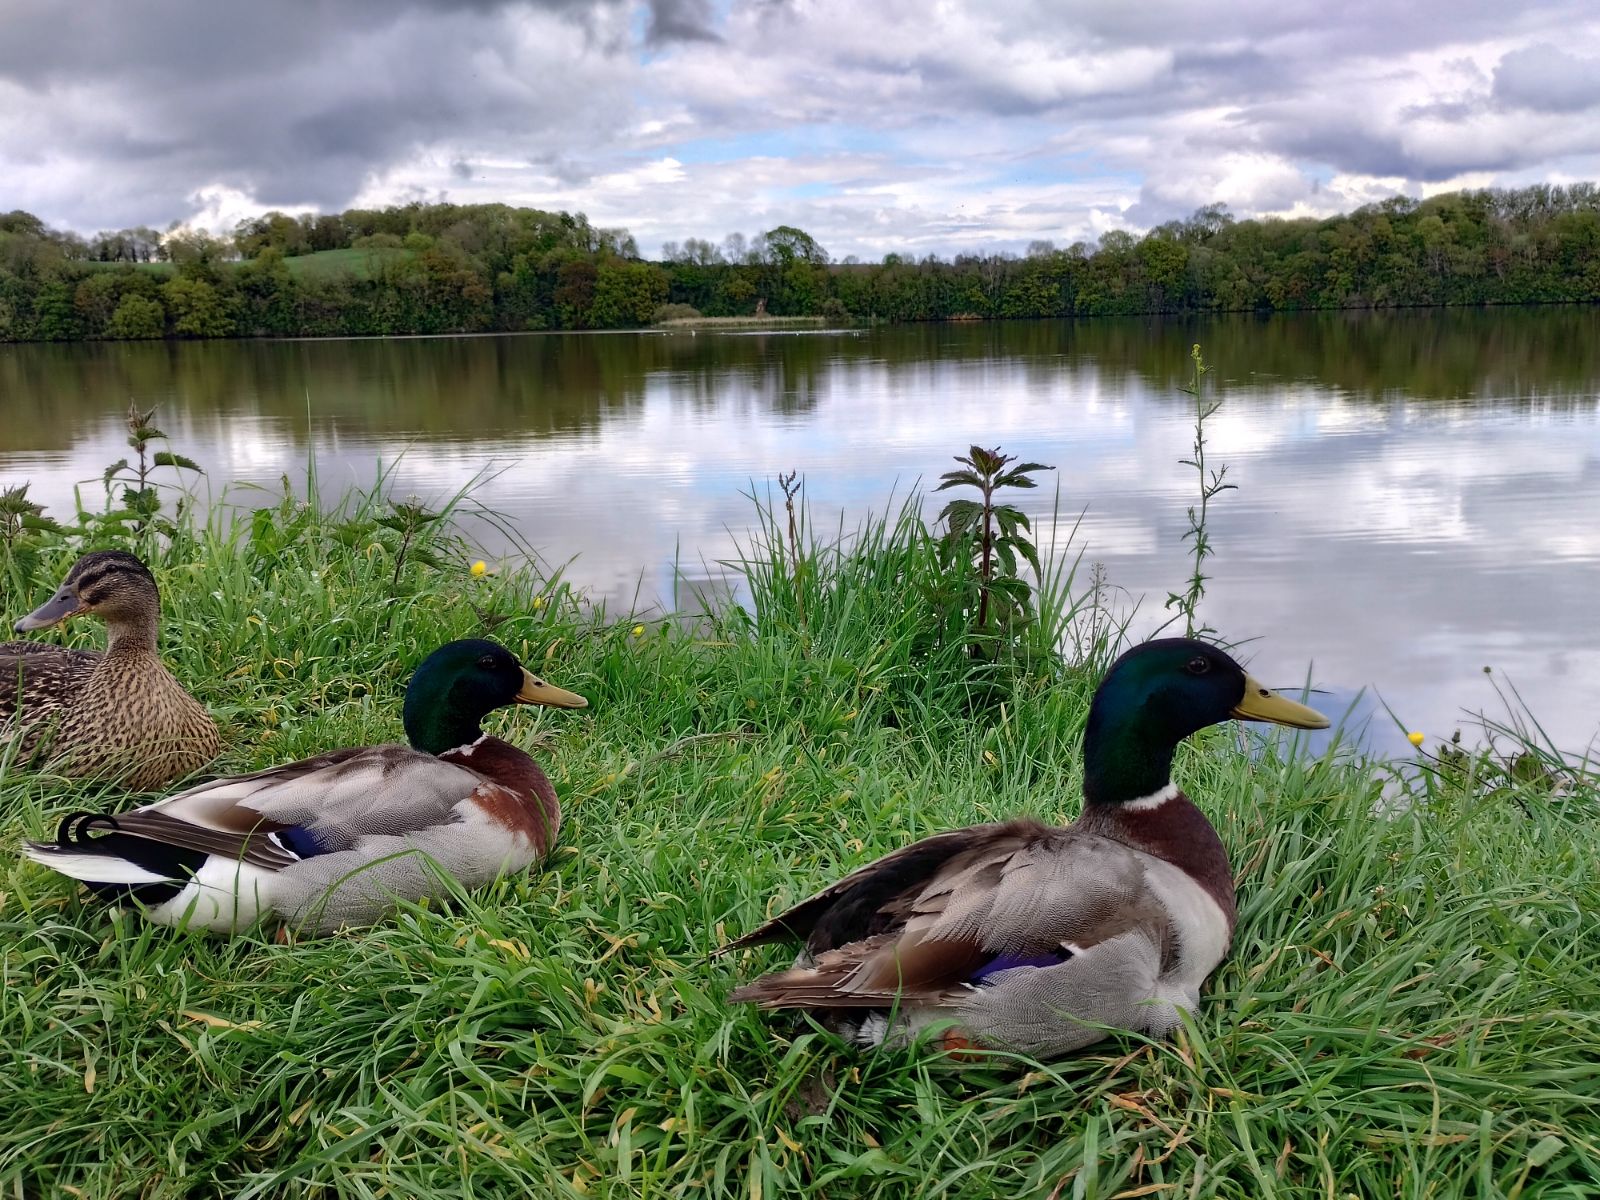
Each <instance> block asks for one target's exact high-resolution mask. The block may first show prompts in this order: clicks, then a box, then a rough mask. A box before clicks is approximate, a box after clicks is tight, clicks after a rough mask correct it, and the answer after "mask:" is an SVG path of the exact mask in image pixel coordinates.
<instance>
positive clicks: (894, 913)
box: [718, 638, 1328, 1057]
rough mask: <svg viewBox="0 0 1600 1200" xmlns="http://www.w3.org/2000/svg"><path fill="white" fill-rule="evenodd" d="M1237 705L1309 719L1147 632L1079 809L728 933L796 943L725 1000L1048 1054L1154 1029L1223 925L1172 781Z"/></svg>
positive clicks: (1240, 710)
mask: <svg viewBox="0 0 1600 1200" xmlns="http://www.w3.org/2000/svg"><path fill="white" fill-rule="evenodd" d="M1229 717H1237V718H1240V719H1243V720H1249V721H1271V722H1273V723H1275V724H1279V725H1288V726H1290V727H1292V728H1296V729H1321V728H1325V727H1326V726H1327V724H1328V721H1327V718H1326V717H1324V716H1322V714H1320V713H1318V712H1315V711H1313V710H1312V709H1309V708H1307V707H1305V706H1304V705H1302V704H1296V703H1295V702H1294V701H1292V700H1288V699H1285V698H1284V697H1282V696H1279V695H1277V694H1275V693H1273V692H1271V691H1269V690H1268V689H1266V688H1264V687H1262V686H1261V685H1260V684H1259V683H1257V682H1256V681H1255V680H1254V679H1252V678H1251V677H1250V676H1249V675H1247V674H1246V673H1245V671H1244V670H1243V668H1241V667H1240V666H1239V664H1238V663H1236V662H1234V660H1233V659H1232V658H1230V657H1229V656H1228V655H1227V654H1225V653H1223V652H1222V651H1221V650H1219V649H1217V648H1216V647H1215V646H1211V645H1207V644H1205V643H1203V642H1198V641H1193V640H1190V639H1187V638H1163V639H1159V640H1156V641H1150V642H1145V643H1143V644H1142V645H1139V646H1135V647H1134V648H1133V649H1131V650H1129V651H1128V652H1127V653H1126V654H1124V655H1122V657H1121V658H1119V659H1117V661H1116V662H1115V663H1114V664H1113V665H1112V667H1111V670H1110V671H1109V672H1108V673H1107V674H1106V677H1105V679H1104V680H1103V681H1102V682H1101V684H1100V687H1099V689H1098V690H1097V691H1096V692H1095V695H1094V700H1093V702H1092V703H1091V706H1090V709H1089V722H1088V726H1087V728H1086V730H1085V733H1084V744H1083V760H1084V774H1083V799H1084V804H1083V811H1082V813H1081V815H1080V816H1079V817H1078V819H1077V820H1076V821H1075V822H1073V823H1072V824H1071V825H1068V826H1066V827H1064V828H1061V827H1052V826H1048V825H1043V824H1040V823H1039V822H1037V821H1033V820H1014V821H1007V822H1004V823H1003V824H993V825H975V826H972V827H970V828H967V829H958V830H954V831H952V832H949V833H940V834H935V835H934V836H932V837H928V838H924V839H923V840H921V841H919V842H916V843H914V844H912V845H910V846H906V847H904V848H902V849H900V850H896V851H895V852H893V853H892V854H889V855H886V856H885V857H883V858H880V859H878V860H877V861H876V862H873V863H869V864H868V865H866V866H864V867H861V868H859V869H858V870H856V871H853V872H852V873H851V874H849V875H846V876H845V877H844V878H843V879H842V880H840V881H839V882H838V883H836V884H834V885H833V886H832V887H829V888H826V889H824V890H823V891H821V892H819V893H817V894H816V895H815V896H813V897H811V899H809V900H806V901H805V902H803V903H801V904H799V905H796V906H795V907H794V908H791V909H789V910H788V911H787V912H785V913H783V914H782V915H781V916H778V917H775V918H773V919H772V920H770V921H768V922H767V923H766V924H765V925H763V926H761V928H759V929H757V930H755V931H754V932H753V933H749V934H746V935H745V936H744V937H741V938H739V939H738V940H737V941H734V942H732V943H730V944H729V945H728V946H726V947H724V948H723V949H722V950H720V951H718V953H719V954H721V953H726V952H727V951H729V950H733V949H736V948H739V947H742V946H754V945H758V944H761V943H764V942H775V941H782V940H797V941H801V942H803V943H804V952H803V953H802V954H801V956H800V962H799V963H798V964H797V965H796V966H795V967H794V969H792V970H788V971H780V972H777V973H775V974H771V975H767V976H764V977H763V978H760V979H758V980H756V981H755V982H754V983H751V984H749V985H748V986H745V987H742V988H739V989H738V990H736V991H735V992H734V993H733V994H732V999H733V1000H735V1001H750V1002H753V1003H755V1004H759V1005H761V1006H763V1007H765V1008H801V1009H809V1010H812V1011H813V1012H815V1013H816V1014H817V1015H818V1016H819V1017H820V1018H822V1019H823V1020H824V1021H826V1022H828V1023H830V1024H832V1025H833V1027H834V1028H835V1029H836V1030H837V1031H838V1032H840V1033H842V1034H843V1035H844V1036H846V1037H847V1038H849V1039H850V1040H852V1041H855V1042H857V1043H859V1044H865V1045H871V1044H877V1043H880V1042H882V1041H884V1040H885V1038H886V1037H893V1038H896V1039H898V1038H903V1037H906V1036H910V1035H912V1034H915V1033H917V1032H918V1031H920V1030H923V1029H925V1028H926V1027H929V1026H932V1025H935V1024H945V1025H946V1026H947V1029H946V1031H945V1033H944V1035H943V1037H944V1045H945V1046H946V1047H947V1048H951V1049H959V1048H963V1047H975V1048H979V1049H1004V1050H1014V1051H1019V1052H1022V1053H1026V1054H1030V1055H1034V1056H1037V1057H1049V1056H1052V1055H1057V1054H1064V1053H1067V1052H1069V1051H1072V1050H1076V1049H1079V1048H1081V1047H1083V1046H1086V1045H1088V1044H1090V1043H1092V1042H1095V1041H1098V1040H1099V1039H1100V1038H1102V1037H1104V1036H1106V1032H1107V1029H1108V1028H1117V1029H1129V1030H1137V1031H1142V1032H1144V1033H1148V1034H1151V1035H1153V1036H1162V1035H1166V1034H1168V1033H1170V1031H1171V1030H1172V1029H1173V1028H1174V1027H1175V1026H1176V1025H1177V1024H1178V1023H1179V1020H1180V1018H1179V1015H1178V1010H1179V1009H1188V1010H1191V1011H1192V1010H1193V1009H1194V1008H1195V1007H1196V1006H1197V1004H1198V1003H1199V998H1200V985H1201V984H1202V983H1203V982H1205V979H1206V977H1207V976H1209V975H1210V974H1211V972H1212V970H1213V969H1215V967H1216V966H1217V964H1218V963H1220V962H1221V961H1222V958H1223V955H1224V954H1226V953H1227V949H1228V943H1229V941H1230V940H1231V939H1232V936H1233V926H1234V912H1235V910H1234V893H1233V876H1232V873H1231V872H1230V870H1229V867H1228V856H1227V853H1226V852H1225V851H1224V850H1223V847H1222V841H1221V839H1220V838H1218V836H1217V833H1216V830H1215V829H1213V828H1212V827H1211V823H1210V822H1209V821H1207V820H1206V818H1205V814H1203V813H1202V812H1201V811H1200V810H1199V809H1198V808H1197V807H1195V805H1194V804H1193V802H1191V801H1190V800H1189V798H1188V797H1187V796H1185V795H1184V794H1183V792H1182V791H1180V790H1179V789H1178V787H1177V785H1176V784H1174V783H1173V782H1172V778H1171V771H1172V757H1173V753H1174V751H1175V750H1176V749H1177V746H1178V743H1179V742H1181V741H1182V740H1183V739H1184V738H1186V737H1188V736H1189V735H1190V734H1191V733H1195V732H1196V731H1198V730H1200V729H1203V728H1205V727H1206V726H1207V725H1213V724H1216V723H1217V722H1219V721H1224V720H1227V719H1228V718H1229Z"/></svg>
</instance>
